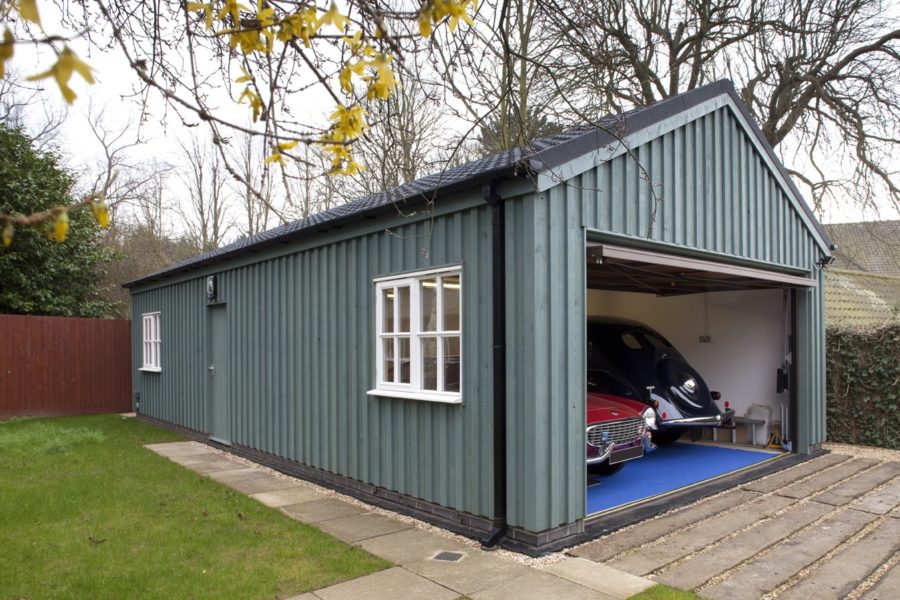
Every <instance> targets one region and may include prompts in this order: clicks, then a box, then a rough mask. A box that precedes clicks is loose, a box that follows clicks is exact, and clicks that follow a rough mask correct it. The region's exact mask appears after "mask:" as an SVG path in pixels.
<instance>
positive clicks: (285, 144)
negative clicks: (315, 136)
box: [278, 140, 300, 152]
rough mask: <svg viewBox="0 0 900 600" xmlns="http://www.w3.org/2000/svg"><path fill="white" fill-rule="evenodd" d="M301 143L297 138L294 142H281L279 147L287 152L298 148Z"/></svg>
mask: <svg viewBox="0 0 900 600" xmlns="http://www.w3.org/2000/svg"><path fill="white" fill-rule="evenodd" d="M299 143H300V142H298V141H296V140H294V141H293V142H281V143H279V144H278V149H279V150H284V151H285V152H287V151H288V150H293V149H294V148H296V147H297V144H299Z"/></svg>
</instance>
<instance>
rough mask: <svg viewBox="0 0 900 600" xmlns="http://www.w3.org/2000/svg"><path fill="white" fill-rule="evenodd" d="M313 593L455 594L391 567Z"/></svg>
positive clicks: (382, 599)
mask: <svg viewBox="0 0 900 600" xmlns="http://www.w3.org/2000/svg"><path fill="white" fill-rule="evenodd" d="M314 593H315V595H316V596H318V597H319V598H321V599H322V600H360V599H362V598H365V599H366V600H397V599H398V598H408V599H409V600H418V599H421V600H445V599H446V600H451V599H454V598H457V597H458V596H459V594H457V593H456V592H453V591H450V590H448V589H447V588H445V587H441V586H440V585H438V584H436V583H434V582H433V581H429V580H428V579H425V578H424V577H420V576H419V575H416V574H415V573H410V572H409V571H407V570H406V569H404V568H403V567H394V568H393V569H387V570H385V571H379V572H378V573H372V574H371V575H366V576H364V577H359V578H357V579H352V580H350V581H345V582H343V583H338V584H336V585H332V586H330V587H327V588H322V589H321V590H316V591H315V592H314Z"/></svg>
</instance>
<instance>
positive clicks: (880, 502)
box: [850, 478, 900, 515]
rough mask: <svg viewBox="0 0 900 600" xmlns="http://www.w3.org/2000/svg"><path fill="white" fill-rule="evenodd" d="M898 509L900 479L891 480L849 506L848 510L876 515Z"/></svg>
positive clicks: (899, 502)
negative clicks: (853, 509) (852, 509)
mask: <svg viewBox="0 0 900 600" xmlns="http://www.w3.org/2000/svg"><path fill="white" fill-rule="evenodd" d="M898 507H900V478H897V479H893V480H891V481H890V482H888V483H887V484H885V485H883V486H882V487H880V488H878V489H877V490H875V491H873V492H870V493H868V494H866V495H865V496H863V497H862V498H860V499H858V500H856V501H855V502H853V504H851V505H850V508H855V509H856V510H864V511H866V512H870V513H874V514H876V515H884V514H887V513H889V512H891V511H893V510H894V509H895V508H898Z"/></svg>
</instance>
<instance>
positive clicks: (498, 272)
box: [481, 179, 507, 548]
mask: <svg viewBox="0 0 900 600" xmlns="http://www.w3.org/2000/svg"><path fill="white" fill-rule="evenodd" d="M498 181H499V179H493V180H492V181H491V182H490V183H487V184H485V185H483V186H482V188H481V193H482V196H483V198H484V201H485V202H487V203H488V204H489V205H490V207H491V265H492V267H491V280H492V285H491V302H492V309H491V313H492V314H491V317H492V321H493V327H492V337H493V365H492V367H493V371H494V381H493V396H494V410H493V424H494V436H493V437H494V447H493V450H494V519H493V520H494V529H493V530H492V531H491V532H490V533H489V534H488V536H487V537H486V538H485V539H483V540H482V545H483V547H484V548H494V547H495V546H496V545H497V544H498V543H499V542H500V540H501V539H502V538H503V537H504V536H505V535H506V531H507V523H506V210H505V206H504V203H503V198H501V197H500V195H499V194H498V193H497V182H498Z"/></svg>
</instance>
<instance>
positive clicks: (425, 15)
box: [419, 8, 434, 38]
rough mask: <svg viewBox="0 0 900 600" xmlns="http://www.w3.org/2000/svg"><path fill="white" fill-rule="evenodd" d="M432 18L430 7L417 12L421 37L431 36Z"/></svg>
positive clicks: (432, 13) (432, 12)
mask: <svg viewBox="0 0 900 600" xmlns="http://www.w3.org/2000/svg"><path fill="white" fill-rule="evenodd" d="M433 18H434V11H433V10H432V9H431V8H423V9H422V11H421V12H420V13H419V34H421V36H422V37H426V38H427V37H431V20H432V19H433Z"/></svg>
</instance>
